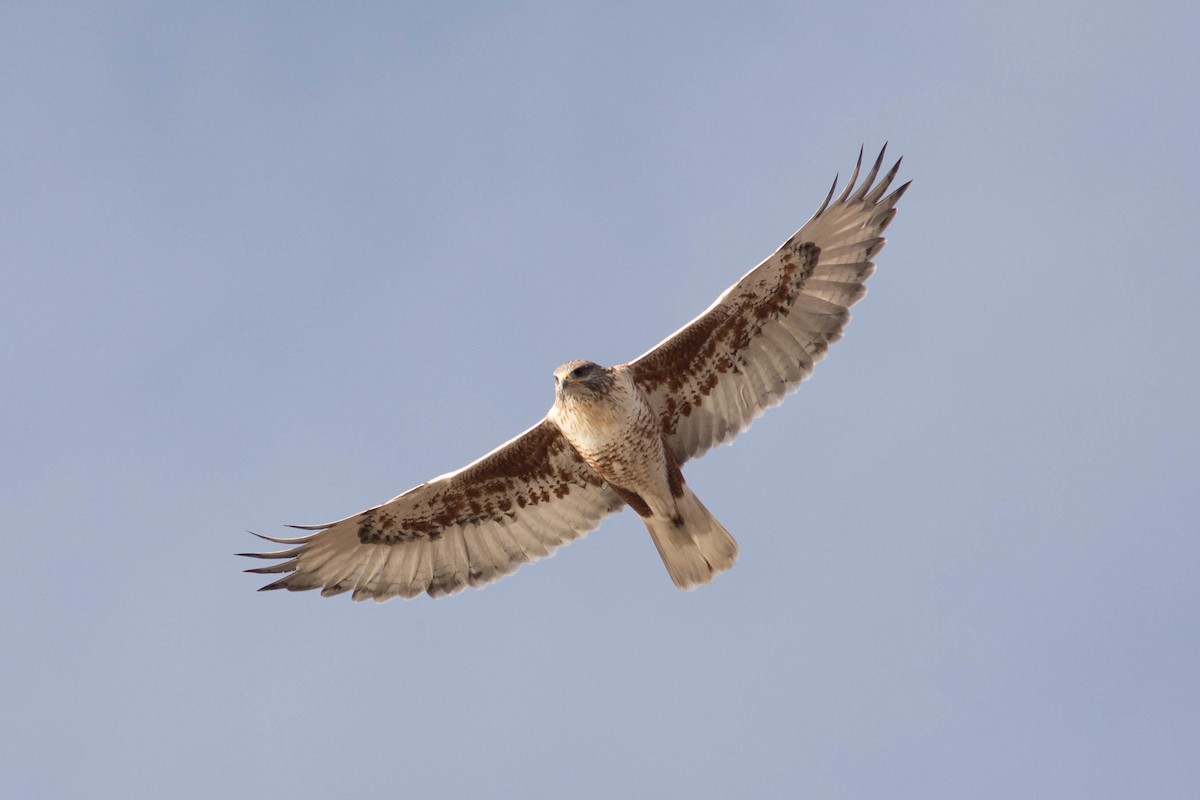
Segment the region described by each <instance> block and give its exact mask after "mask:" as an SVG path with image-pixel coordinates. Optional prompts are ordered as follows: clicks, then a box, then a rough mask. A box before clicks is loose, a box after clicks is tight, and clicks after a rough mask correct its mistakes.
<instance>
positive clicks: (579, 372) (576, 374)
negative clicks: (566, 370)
mask: <svg viewBox="0 0 1200 800" xmlns="http://www.w3.org/2000/svg"><path fill="white" fill-rule="evenodd" d="M587 371H588V368H587V365H586V364H585V365H584V366H582V367H576V368H575V369H573V370H571V377H572V378H582V377H583V373H585V372H587Z"/></svg>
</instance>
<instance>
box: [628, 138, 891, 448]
mask: <svg viewBox="0 0 1200 800" xmlns="http://www.w3.org/2000/svg"><path fill="white" fill-rule="evenodd" d="M882 161H883V152H880V154H879V158H878V159H876V161H875V164H874V166H873V167H872V168H871V170H870V173H869V174H868V175H867V176H866V178H865V180H864V181H863V183H862V185H861V186H860V187H859V188H858V189H857V190H855V188H854V187H855V182H856V180H857V178H858V173H859V168H860V167H861V164H862V155H861V153H860V155H859V165H858V166H856V167H855V169H854V174H853V175H852V176H851V178H850V181H849V182H848V183H847V185H846V188H845V189H844V190H843V191H842V193H841V194H840V195H839V196H838V197H837V198H836V199H834V198H833V189H830V193H829V196H828V197H826V199H825V202H824V203H823V204H822V205H821V207H820V208H819V209H818V210H817V213H816V214H815V215H814V216H813V218H812V219H811V220H809V221H808V222H807V223H806V224H805V225H804V227H803V228H801V229H800V230H799V231H798V232H797V233H796V234H795V235H793V236H792V237H791V238H790V239H788V241H787V242H785V243H784V244H783V246H782V247H780V248H779V250H778V251H777V252H776V253H775V254H774V255H772V256H771V257H770V258H768V259H767V260H765V261H763V262H762V263H761V264H759V265H758V266H757V267H755V268H754V269H752V270H751V271H750V272H748V273H747V274H746V275H745V276H744V277H743V278H742V279H741V280H739V281H738V282H737V283H735V284H734V285H733V286H731V287H730V288H729V289H728V290H727V291H726V292H725V293H724V294H722V295H721V296H720V297H719V298H717V300H716V302H715V303H713V305H712V306H710V307H709V308H708V309H707V310H706V311H705V312H704V313H703V314H701V315H700V316H699V317H697V318H696V319H694V320H692V322H690V323H688V324H687V325H685V326H684V327H683V328H681V329H680V330H679V331H677V332H676V333H674V334H672V335H671V336H669V337H668V338H667V339H665V340H664V341H663V342H661V343H660V344H659V345H657V346H656V347H654V348H653V349H651V350H650V351H649V352H647V353H645V354H644V355H642V356H641V357H640V358H638V359H636V360H635V361H633V362H631V363H630V365H629V367H630V369H631V370H632V371H633V375H634V378H635V380H636V381H637V383H638V384H639V385H640V386H641V387H642V389H643V391H645V392H646V394H647V396H648V397H649V398H650V403H651V405H652V406H653V408H654V409H655V411H656V412H657V413H658V415H659V418H660V420H661V422H662V429H663V432H664V434H665V436H666V440H667V443H668V446H669V449H670V450H671V452H673V453H674V455H675V456H676V458H677V459H678V461H679V462H680V463H682V462H684V461H687V459H689V458H692V457H694V456H697V455H700V454H701V453H703V452H705V451H706V450H708V449H709V448H710V447H713V446H714V445H717V444H720V443H721V442H723V441H726V440H728V439H730V438H732V437H733V436H735V435H736V434H737V433H739V432H740V431H742V430H744V429H745V428H746V427H748V426H749V425H750V423H751V422H752V421H753V420H754V418H755V417H757V416H758V415H759V414H761V413H762V412H763V411H764V410H766V409H767V408H769V407H770V406H772V405H775V404H777V403H779V402H781V401H782V399H783V397H784V395H786V394H787V393H788V392H789V391H791V390H793V389H795V388H796V386H798V385H799V383H800V382H801V381H802V380H803V379H804V378H806V377H807V376H808V375H809V374H811V372H812V369H813V365H814V364H816V363H817V362H818V361H820V360H821V359H822V358H823V357H824V355H825V352H826V351H827V350H828V348H829V345H830V344H832V343H833V342H835V341H837V340H838V339H839V338H841V335H842V329H843V328H844V327H845V325H846V322H847V321H848V320H849V318H850V313H849V310H848V309H849V307H850V306H851V305H853V304H854V303H856V302H857V301H858V300H859V299H860V298H861V297H862V296H863V295H864V294H865V293H866V289H865V288H864V283H865V282H866V280H867V278H868V277H870V275H871V273H872V272H874V269H875V265H874V264H873V263H872V262H871V260H870V259H871V258H872V257H874V255H875V254H876V253H878V252H879V250H880V249H881V248H882V247H883V244H884V240H883V238H882V237H881V234H882V233H883V231H884V229H885V228H887V226H888V223H890V222H891V220H892V218H893V217H894V216H895V213H896V209H895V205H896V202H897V201H898V200H899V199H900V197H901V196H902V195H903V194H904V192H905V190H906V189H907V188H908V184H904V185H903V186H901V187H900V188H898V189H897V190H895V191H894V192H892V193H891V194H890V195H887V196H886V197H884V193H885V192H886V191H887V189H888V187H889V186H890V185H891V182H892V180H893V179H894V178H895V175H896V172H897V170H898V169H899V167H900V162H899V161H897V162H896V165H895V166H894V167H892V169H891V170H890V171H888V173H887V174H886V175H884V176H883V178H882V179H880V181H879V182H878V183H875V178H876V176H877V175H878V174H879V168H880V166H881V164H882ZM835 187H836V181H835ZM831 201H832V202H831Z"/></svg>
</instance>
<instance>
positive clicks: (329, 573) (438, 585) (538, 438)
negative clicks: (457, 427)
mask: <svg viewBox="0 0 1200 800" xmlns="http://www.w3.org/2000/svg"><path fill="white" fill-rule="evenodd" d="M622 505H623V503H622V501H621V499H620V498H619V497H617V495H616V493H615V492H613V490H612V489H610V488H608V486H607V484H605V483H604V481H603V479H601V478H600V476H599V475H597V474H596V473H595V471H593V470H592V468H591V467H589V466H588V465H587V464H586V463H585V462H584V461H583V459H581V458H580V457H579V454H578V453H576V452H575V449H574V448H572V447H571V446H570V445H569V444H567V441H566V440H565V439H564V438H563V437H562V434H561V433H560V432H559V430H558V428H556V427H555V426H554V425H553V424H551V423H550V422H549V421H546V420H543V421H542V422H540V423H538V424H537V425H535V426H534V427H532V428H530V429H529V430H527V431H525V433H523V434H521V435H520V436H518V437H516V438H515V439H513V440H512V441H510V442H508V443H507V444H504V445H501V446H500V447H498V448H496V449H495V450H493V451H492V452H491V453H488V454H487V455H486V456H484V457H483V458H481V459H479V460H478V461H476V462H474V463H473V464H470V465H468V466H466V467H464V468H462V469H460V470H459V471H457V472H452V473H450V474H448V475H443V476H442V477H440V478H434V479H433V480H432V481H429V482H428V483H423V484H421V485H420V486H417V487H416V488H414V489H410V490H409V491H407V492H405V493H404V494H402V495H400V496H399V497H397V498H395V499H393V500H389V501H388V502H386V503H384V504H383V505H380V506H376V507H375V508H371V509H368V510H366V511H363V512H362V513H359V514H355V515H354V516H352V517H347V518H346V519H343V520H340V521H338V522H333V523H330V524H328V525H314V526H297V527H302V528H303V529H304V530H312V531H316V532H315V533H311V534H309V535H307V536H300V537H297V538H293V539H278V538H274V537H270V536H263V537H262V538H264V539H267V540H268V541H272V542H277V543H279V544H285V545H289V546H290V547H289V549H287V550H279V551H276V552H273V553H242V554H241V555H245V556H250V557H253V558H266V559H279V560H281V561H282V563H279V564H272V565H271V566H268V567H261V568H259V569H251V570H247V571H248V572H258V573H266V574H273V573H284V572H286V573H289V574H288V575H286V576H285V577H283V578H280V579H279V580H277V581H275V582H274V583H271V584H268V585H266V586H264V587H263V590H267V589H290V590H293V591H300V590H304V589H317V588H319V589H321V594H322V595H324V596H329V595H335V594H340V593H342V592H346V591H350V590H353V591H354V594H353V597H354V599H355V600H363V599H365V598H367V597H373V598H375V600H376V601H379V602H382V601H384V600H388V599H390V598H392V597H396V596H397V595H399V596H400V597H405V598H408V597H416V596H417V595H418V594H420V593H421V592H428V593H429V595H430V596H431V597H438V596H441V595H444V594H452V593H453V592H457V591H459V590H461V589H463V588H464V587H465V586H467V584H470V585H471V586H482V585H484V584H486V583H490V582H491V581H494V580H496V579H498V578H500V577H501V576H503V575H507V574H508V573H510V572H512V571H513V570H515V569H516V568H517V567H518V566H520V565H521V564H523V563H525V562H527V561H536V560H537V559H539V558H541V557H543V556H546V555H549V554H550V553H551V552H552V551H553V550H554V549H555V548H556V547H558V546H559V545H560V544H563V543H565V542H569V541H571V540H572V539H575V538H576V537H578V536H580V535H581V534H583V533H584V532H585V531H589V530H591V529H592V528H595V527H596V525H597V524H598V523H599V521H600V519H601V518H602V517H603V516H605V515H606V514H609V513H610V512H613V511H616V510H617V509H619V508H620V507H621V506H622ZM256 535H258V534H256Z"/></svg>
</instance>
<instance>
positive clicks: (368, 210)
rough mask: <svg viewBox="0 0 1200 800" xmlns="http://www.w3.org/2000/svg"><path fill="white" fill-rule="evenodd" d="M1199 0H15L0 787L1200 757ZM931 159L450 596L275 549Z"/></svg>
mask: <svg viewBox="0 0 1200 800" xmlns="http://www.w3.org/2000/svg"><path fill="white" fill-rule="evenodd" d="M1197 30H1200V12H1197V11H1196V10H1195V5H1194V4H1193V3H1185V2H1180V3H1177V4H1171V3H1156V2H1149V3H1139V4H1125V3H1110V4H1098V3H1053V2H1051V3H1047V2H1016V3H1004V4H990V5H989V4H974V5H969V4H959V3H919V2H918V3H909V4H897V3H889V4H870V3H839V4H836V5H830V6H828V7H824V8H820V7H816V6H813V5H811V4H797V3H774V4H771V3H742V4H738V5H737V6H736V7H734V6H733V5H732V4H731V5H729V6H727V7H719V6H713V5H708V6H706V5H704V4H683V3H679V4H672V5H666V4H659V5H655V6H654V7H653V8H649V7H644V6H633V5H628V4H627V5H618V4H607V3H606V4H595V5H585V4H537V3H523V4H508V5H502V4H469V3H464V4H458V5H455V6H453V7H450V6H449V5H448V4H432V3H429V4H372V3H356V4H339V5H334V4H292V3H258V4H246V3H205V4H182V3H172V4H165V3H158V4H156V3H103V4H83V3H80V4H58V5H56V4H20V5H18V4H8V5H6V6H5V8H4V9H3V11H0V107H2V108H3V109H4V110H3V112H2V113H0V153H3V157H2V158H0V269H2V270H3V292H0V320H2V321H3V326H4V335H3V336H2V337H0V375H3V383H2V384H0V404H2V407H0V411H2V413H0V449H2V451H3V459H2V460H0V503H2V509H3V512H4V518H5V520H6V523H7V524H6V527H7V532H6V535H5V543H6V544H5V556H4V559H3V564H4V568H5V571H6V579H5V580H4V581H3V583H2V585H0V604H2V605H0V608H2V609H3V610H2V611H0V641H3V642H4V645H3V647H2V648H0V795H3V796H5V797H105V796H111V797H118V796H119V797H133V798H142V797H145V798H160V797H262V796H273V795H276V794H287V795H288V796H294V797H331V796H394V797H419V796H439V797H458V796H468V795H471V796H480V797H483V796H495V797H504V796H507V797H527V798H562V797H580V798H611V797H655V798H657V797H694V798H708V797H712V798H718V797H738V796H741V797H792V796H796V797H821V798H878V797H887V798H943V797H944V798H962V797H971V798H1013V797H1045V798H1106V797H1111V798H1128V797H1186V796H1197V795H1200V766H1198V765H1197V760H1196V752H1197V750H1198V748H1200V689H1198V688H1197V685H1198V681H1197V677H1196V676H1197V675H1200V621H1198V617H1200V537H1198V535H1197V534H1198V530H1200V524H1198V522H1197V520H1198V518H1200V498H1198V495H1200V421H1198V420H1197V414H1196V410H1197V408H1200V369H1198V368H1197V363H1196V362H1197V354H1196V351H1197V342H1198V338H1200V337H1198V336H1197V327H1196V316H1195V307H1196V298H1197V296H1198V295H1200V269H1198V268H1197V266H1196V261H1195V259H1196V256H1195V248H1194V246H1193V239H1194V238H1195V236H1196V233H1195V231H1196V227H1197V217H1198V215H1200V203H1198V202H1197V199H1196V195H1195V192H1196V190H1197V185H1198V183H1200V181H1198V178H1200V169H1198V167H1200V158H1198V156H1197V141H1198V140H1200V57H1198V56H1197V52H1196V47H1195V36H1196V31H1197ZM884 140H890V141H891V150H890V152H893V153H895V154H896V155H901V154H903V155H904V156H905V162H904V167H903V168H902V172H901V179H902V180H907V179H910V178H911V179H913V180H914V184H913V188H912V189H911V191H910V192H909V193H908V195H907V196H906V197H905V198H904V200H903V202H902V203H901V205H900V210H899V214H898V216H897V218H896V221H895V222H894V224H893V226H892V227H891V229H890V230H889V232H888V235H889V240H890V243H889V245H888V247H887V248H886V249H885V250H884V251H883V253H882V254H881V255H880V257H879V258H878V263H879V271H878V274H877V275H876V277H875V278H874V279H873V280H872V282H871V284H870V294H869V296H868V297H867V298H866V300H864V301H863V303H861V304H860V305H859V306H858V307H856V309H855V318H854V321H853V322H852V323H851V325H850V327H849V329H848V331H847V334H846V337H845V339H844V340H843V341H842V342H841V343H839V344H838V345H836V346H835V347H834V348H833V350H832V351H831V354H830V358H829V359H828V360H827V361H826V362H824V363H823V364H822V365H820V366H819V367H818V369H817V372H816V375H815V376H814V378H813V379H812V380H811V381H810V382H809V383H807V384H806V385H805V386H804V387H803V388H802V389H801V390H800V392H799V393H797V394H796V395H794V396H793V397H791V398H789V399H788V401H787V402H786V403H785V404H784V405H783V406H782V407H780V408H778V409H774V410H773V411H771V412H769V413H768V414H767V415H766V416H765V417H763V418H762V419H761V420H759V421H758V422H757V423H756V424H755V426H754V427H753V428H752V429H751V430H750V431H749V432H748V433H746V434H744V435H743V436H741V437H740V438H739V439H738V440H737V441H736V443H735V444H734V445H733V446H732V447H724V448H721V449H719V450H717V451H715V452H713V453H711V454H710V455H709V456H707V457H706V458H704V459H703V460H701V461H698V462H694V463H692V464H690V465H689V467H688V469H687V474H688V476H689V481H690V483H691V484H692V486H693V487H694V488H695V489H696V491H697V493H698V494H699V495H700V496H701V497H702V498H703V500H704V502H705V503H706V505H708V507H709V508H710V509H712V510H713V512H714V513H716V515H717V516H718V517H719V518H720V519H721V520H722V521H723V522H724V524H725V525H726V526H727V527H728V528H729V530H730V531H731V532H733V534H734V535H735V536H736V537H737V538H738V539H739V541H740V542H741V545H742V556H741V560H740V562H739V564H738V565H737V567H735V568H734V569H733V570H732V571H731V572H729V573H727V574H725V575H723V576H721V577H720V578H718V579H717V581H716V582H715V583H714V584H713V585H712V586H710V587H707V588H703V589H700V590H697V591H695V592H691V593H682V592H679V591H678V590H676V589H675V588H674V587H673V586H672V585H671V582H670V580H669V579H668V577H667V575H666V572H665V570H664V569H663V567H662V564H661V563H660V561H659V559H658V557H657V554H656V553H655V551H654V548H653V546H652V544H651V542H650V540H649V538H648V536H647V535H646V534H645V531H644V529H643V528H642V525H641V523H640V522H639V521H638V519H637V518H636V517H635V516H634V515H632V514H630V513H625V514H622V515H619V516H617V517H613V518H610V519H609V520H607V521H606V522H605V523H604V524H603V526H602V527H601V528H600V529H599V530H598V531H595V532H593V533H592V534H590V535H589V536H588V537H587V538H586V539H585V540H583V541H581V542H577V543H575V544H572V545H570V546H569V547H566V548H564V549H562V550H560V551H559V553H558V554H557V555H556V556H555V557H554V558H552V559H549V560H546V561H543V562H541V563H539V564H536V565H534V566H532V567H526V568H523V569H521V570H520V571H519V572H518V573H517V574H516V575H515V576H512V577H509V578H507V579H505V580H503V581H501V582H500V583H498V584H496V585H493V586H491V587H489V588H487V589H485V590H483V591H468V592H466V593H464V594H461V595H458V596H455V597H453V598H449V599H443V600H438V601H430V600H429V599H428V598H422V599H419V600H416V601H412V602H407V603H406V602H402V601H393V602H390V603H387V604H384V605H382V606H376V605H375V604H354V603H351V602H350V601H349V600H348V599H347V598H346V597H339V598H334V599H328V600H325V599H321V598H320V597H318V596H317V595H316V594H314V593H308V594H288V593H283V592H276V593H270V594H256V593H255V591H254V590H255V589H256V588H257V587H258V586H259V585H261V583H262V581H261V580H259V578H258V576H249V575H244V574H242V573H241V572H239V570H240V569H241V568H243V567H245V566H250V565H247V564H243V563H241V561H242V560H240V559H236V558H234V557H233V556H232V553H234V552H237V551H242V550H245V549H248V548H252V547H253V546H254V543H253V541H252V540H251V538H250V537H249V536H248V535H247V534H246V533H245V530H246V529H253V530H258V531H262V532H265V533H277V534H278V533H283V532H284V530H285V529H284V528H283V527H282V525H283V523H290V522H295V523H315V522H324V521H328V520H331V519H335V518H338V517H341V516H344V515H346V514H349V513H352V512H355V511H358V510H359V509H361V508H364V507H366V506H368V505H372V504H374V503H377V502H379V501H382V500H385V499H387V498H389V497H391V496H393V495H395V494H397V493H399V492H400V491H402V490H404V489H407V488H409V487H410V486H412V485H415V484H417V483H419V482H421V481H422V480H425V479H427V478H429V477H432V476H434V475H437V474H440V473H443V472H446V471H449V470H452V469H455V468H457V467H459V466H461V465H462V464H465V463H466V462H468V461H470V460H472V459H474V458H475V457H477V456H478V455H480V454H482V453H483V452H485V451H487V450H489V449H491V448H492V447H494V446H496V445H497V444H499V443H500V442H502V441H504V440H505V439H507V438H509V437H510V436H512V435H514V434H516V433H518V432H519V431H521V430H523V429H524V428H525V427H527V426H528V425H529V424H531V423H533V422H534V421H536V420H537V419H538V418H540V416H541V415H542V414H543V413H544V412H545V410H546V408H547V407H548V406H549V404H550V402H551V400H552V382H551V377H550V373H551V370H552V369H553V368H554V367H555V366H556V365H558V364H559V363H561V362H562V361H565V360H567V359H569V358H574V357H585V358H590V359H593V360H597V361H602V362H610V363H615V362H620V361H624V360H627V359H629V358H632V357H633V356H636V355H637V354H639V353H641V352H642V351H644V350H645V349H646V348H647V347H649V346H650V345H652V344H653V343H654V342H656V341H658V340H660V339H661V338H662V337H663V336H665V335H666V334H667V333H669V332H670V331H672V330H674V329H675V328H676V327H678V326H679V325H680V324H682V323H683V322H685V321H686V320H688V319H689V318H691V317H692V316H693V315H695V314H696V313H698V312H699V311H700V310H701V309H703V308H704V307H705V306H707V305H708V304H709V303H710V302H711V301H712V300H713V298H714V297H716V295H717V294H718V293H719V292H721V291H722V290H723V289H724V288H725V287H726V286H728V285H729V284H730V283H731V282H732V281H733V280H734V279H735V278H737V277H738V276H740V275H741V274H742V273H743V272H744V271H745V270H746V269H748V268H749V267H751V266H752V265H753V264H755V263H757V261H759V260H760V259H761V258H763V257H764V256H766V255H768V254H769V253H770V252H772V250H773V249H774V248H775V247H776V246H777V245H778V244H779V243H780V242H781V241H783V240H784V239H785V238H786V237H787V236H788V235H790V234H791V233H792V231H794V230H795V229H796V228H797V227H799V226H800V225H801V224H802V223H803V222H804V221H805V220H806V219H807V218H808V216H809V215H810V214H811V213H812V211H813V210H814V209H815V208H816V206H817V205H818V203H819V202H820V200H821V199H822V197H823V196H824V193H825V190H826V188H827V187H828V184H829V181H830V180H831V179H832V177H833V175H834V173H835V172H839V171H840V172H842V174H843V175H844V174H846V172H847V171H848V170H849V169H850V167H851V166H852V164H853V159H854V157H855V155H856V153H857V151H858V147H859V145H860V144H865V145H866V147H867V149H868V150H874V149H875V148H877V147H878V146H879V145H880V144H881V143H882V142H883V141H884Z"/></svg>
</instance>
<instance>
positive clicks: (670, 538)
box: [642, 485, 738, 589]
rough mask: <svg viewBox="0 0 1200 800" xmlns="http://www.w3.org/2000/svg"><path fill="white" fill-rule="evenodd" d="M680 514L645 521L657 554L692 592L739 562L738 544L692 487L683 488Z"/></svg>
mask: <svg viewBox="0 0 1200 800" xmlns="http://www.w3.org/2000/svg"><path fill="white" fill-rule="evenodd" d="M683 491H684V495H683V497H682V498H681V499H680V500H679V503H678V506H679V513H680V517H681V518H682V520H683V524H682V525H677V524H676V523H675V521H674V520H671V519H668V518H666V517H662V516H651V517H645V518H643V520H642V521H643V522H645V523H646V528H647V530H649V531H650V538H652V539H653V540H654V546H655V547H657V548H658V554H659V555H660V556H662V560H663V564H665V565H666V567H667V572H668V573H669V574H670V575H671V580H672V581H674V582H675V585H676V586H678V587H679V588H680V589H691V588H693V587H694V586H696V585H698V584H701V583H711V582H712V579H713V576H714V575H716V574H718V573H720V572H724V571H725V570H727V569H729V568H730V567H732V566H733V562H735V561H737V555H738V545H737V542H736V541H734V538H733V537H732V536H730V535H729V531H727V530H725V526H723V525H722V524H721V523H720V522H717V518H716V517H714V516H713V515H712V513H711V512H709V510H708V509H707V508H705V507H704V504H703V503H701V502H700V499H699V498H698V497H696V495H695V494H693V493H692V490H691V487H689V486H687V485H685V486H684V487H683Z"/></svg>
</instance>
